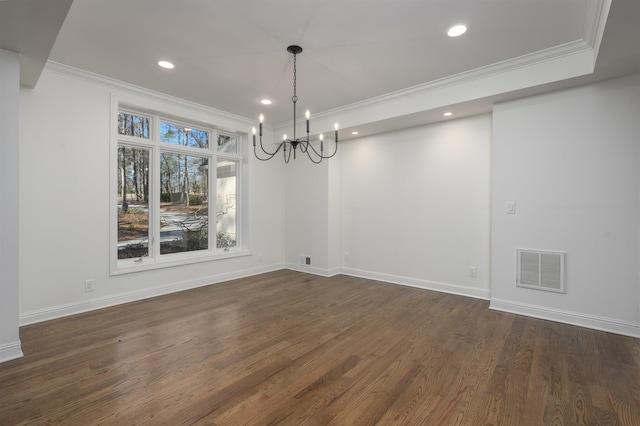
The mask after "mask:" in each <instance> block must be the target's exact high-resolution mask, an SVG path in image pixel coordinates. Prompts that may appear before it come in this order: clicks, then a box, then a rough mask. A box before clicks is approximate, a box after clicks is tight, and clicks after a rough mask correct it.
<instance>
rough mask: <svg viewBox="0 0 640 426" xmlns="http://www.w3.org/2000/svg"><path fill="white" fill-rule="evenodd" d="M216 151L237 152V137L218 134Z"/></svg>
mask: <svg viewBox="0 0 640 426" xmlns="http://www.w3.org/2000/svg"><path fill="white" fill-rule="evenodd" d="M218 151H221V152H227V153H229V154H237V153H238V137H237V136H232V135H218Z"/></svg>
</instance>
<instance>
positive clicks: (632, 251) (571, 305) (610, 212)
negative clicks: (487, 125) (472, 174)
mask: <svg viewBox="0 0 640 426" xmlns="http://www.w3.org/2000/svg"><path fill="white" fill-rule="evenodd" d="M491 161H492V185H491V190H492V246H491V256H492V280H491V281H492V300H491V306H492V307H493V308H495V309H502V310H507V311H512V312H519V313H524V314H528V315H533V316H538V317H542V318H548V319H555V320H559V321H563V322H569V323H574V324H579V325H584V326H589V327H594V328H599V329H604V330H608V331H614V332H619V333H623V334H629V335H634V336H640V294H639V288H640V286H639V280H638V277H639V273H640V239H639V225H640V199H639V194H640V76H638V75H636V76H631V77H627V78H623V79H617V80H612V81H607V82H604V83H600V84H595V85H589V86H584V87H579V88H576V89H571V90H565V91H562V92H556V93H551V94H547V95H542V96H536V97H531V98H526V99H522V100H517V101H513V102H507V103H503V104H499V105H496V106H495V108H494V114H493V142H492V158H491ZM507 201H513V202H516V214H514V215H507V214H505V203H506V202H507ZM516 248H528V249H541V250H559V251H566V253H567V293H566V294H557V293H549V292H542V291H537V290H531V289H522V288H516V287H515V272H516V271H515V269H516V264H515V250H516Z"/></svg>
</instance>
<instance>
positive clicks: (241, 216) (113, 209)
mask: <svg viewBox="0 0 640 426" xmlns="http://www.w3.org/2000/svg"><path fill="white" fill-rule="evenodd" d="M154 104H155V103H154ZM157 109H158V106H157V105H154V107H153V108H152V107H151V105H150V103H149V102H148V101H144V100H141V99H127V97H126V96H122V95H117V94H112V96H111V108H110V117H109V120H110V123H111V126H110V128H111V132H110V138H109V140H110V150H109V155H110V158H109V161H110V164H109V171H110V179H109V222H110V226H109V233H110V235H109V259H110V261H109V263H110V268H109V270H110V275H121V274H128V273H133V272H140V271H150V270H155V269H160V268H170V267H175V266H182V265H190V264H195V263H201V262H210V261H216V260H223V259H230V258H236V257H242V256H250V255H251V253H250V252H249V250H248V238H247V233H246V223H247V220H248V214H247V212H246V211H245V207H246V206H245V205H246V200H247V197H248V192H249V191H248V188H247V187H246V185H245V184H246V175H247V170H246V167H247V164H248V161H247V159H246V158H245V157H246V151H245V150H244V149H243V148H244V146H245V145H246V141H247V140H248V135H247V134H244V133H241V132H239V131H236V132H234V131H228V130H218V129H216V127H215V125H213V124H203V120H201V117H202V115H203V112H202V111H199V110H193V111H190V110H188V109H187V110H186V111H185V108H184V105H179V106H177V107H176V108H175V109H176V110H178V113H175V111H173V108H172V107H171V105H163V106H162V109H163V112H162V113H158V112H157ZM119 112H129V113H132V114H137V115H143V116H146V117H149V119H150V120H151V125H150V128H149V140H147V139H142V138H138V137H133V136H126V135H120V134H119V133H118V118H117V117H118V113H119ZM179 113H180V114H183V115H186V116H193V117H194V119H193V120H192V121H188V120H185V119H184V118H180V119H178V118H175V117H177V116H178V115H180V114H179ZM160 121H165V122H171V123H174V124H184V125H185V126H190V125H191V126H195V127H199V128H200V127H201V128H203V129H207V130H209V131H210V141H209V144H210V145H209V149H208V150H202V149H200V148H196V147H184V146H182V147H177V148H175V149H174V148H173V147H172V145H171V144H168V143H167V144H164V143H162V142H159V139H158V138H159V129H160ZM218 134H223V135H229V136H234V137H237V138H238V142H237V153H236V154H230V153H224V152H220V151H218V150H217V138H218ZM121 142H123V144H124V145H127V146H131V147H136V148H144V149H149V163H150V164H154V167H153V168H152V172H153V173H152V175H150V176H149V179H150V181H153V182H159V181H160V166H159V165H160V158H159V157H160V155H159V153H160V150H162V151H163V152H175V153H181V154H184V153H186V152H188V153H189V154H188V155H194V156H199V157H205V158H209V164H210V165H215V164H216V162H217V160H219V159H228V160H232V161H236V162H237V176H236V179H237V181H236V185H237V189H238V191H239V192H240V194H238V195H239V196H238V197H237V198H236V247H235V248H232V249H230V250H228V251H224V250H221V249H218V248H217V244H216V225H215V223H216V218H215V211H216V209H215V208H214V209H209V215H210V216H209V223H210V224H211V225H210V226H211V228H210V229H212V230H213V232H209V244H208V247H209V249H207V250H198V251H191V252H186V253H173V254H171V255H165V256H161V255H159V253H150V256H149V257H143V258H137V259H133V258H132V259H118V253H117V245H118V225H117V221H118V219H117V218H118V205H117V187H118V178H117V173H115V171H116V170H117V167H118V147H119V146H120V145H121ZM216 187H217V185H215V180H214V182H213V184H211V185H209V194H208V196H209V200H216ZM155 189H157V187H156V185H155V184H154V190H152V191H149V206H150V207H151V206H153V208H149V235H150V239H151V241H150V246H152V247H154V248H156V247H158V246H159V244H155V240H156V239H158V238H159V233H160V230H159V229H158V226H157V224H158V223H159V218H158V217H157V214H158V211H159V206H160V205H159V203H160V200H159V197H158V195H157V191H156V190H155Z"/></svg>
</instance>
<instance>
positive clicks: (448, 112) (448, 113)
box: [442, 111, 453, 117]
mask: <svg viewBox="0 0 640 426" xmlns="http://www.w3.org/2000/svg"><path fill="white" fill-rule="evenodd" d="M442 115H444V116H445V117H451V116H452V115H453V113H452V112H451V111H447V112H445V113H444V114H442Z"/></svg>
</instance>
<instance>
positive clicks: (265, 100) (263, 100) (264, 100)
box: [260, 99, 271, 105]
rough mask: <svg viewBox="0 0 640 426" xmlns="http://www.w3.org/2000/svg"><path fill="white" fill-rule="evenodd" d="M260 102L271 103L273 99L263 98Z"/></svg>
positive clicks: (263, 103)
mask: <svg viewBox="0 0 640 426" xmlns="http://www.w3.org/2000/svg"><path fill="white" fill-rule="evenodd" d="M260 103H261V104H262V105H271V99H261V100H260Z"/></svg>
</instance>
